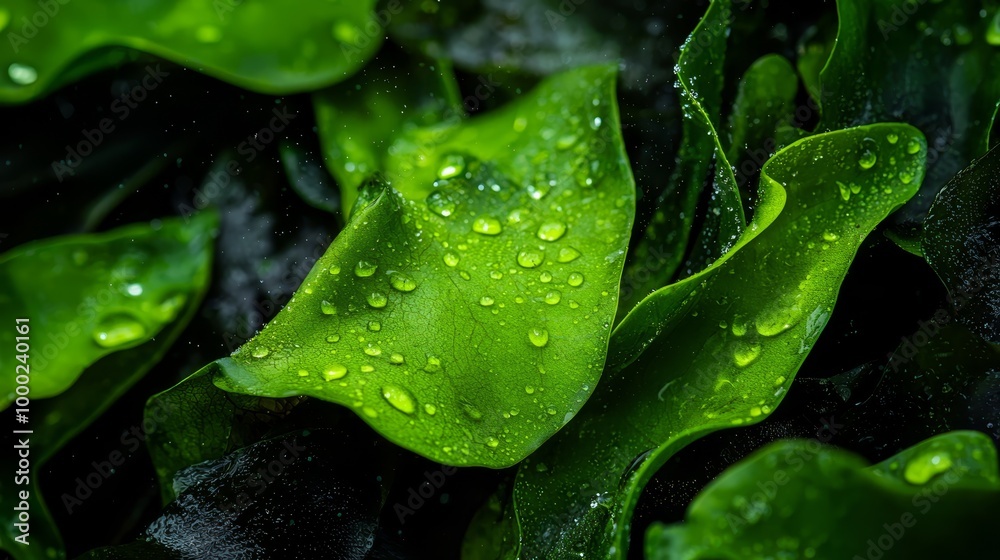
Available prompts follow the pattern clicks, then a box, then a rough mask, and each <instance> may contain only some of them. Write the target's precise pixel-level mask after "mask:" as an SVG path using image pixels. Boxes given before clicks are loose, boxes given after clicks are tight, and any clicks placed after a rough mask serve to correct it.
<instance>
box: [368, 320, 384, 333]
mask: <svg viewBox="0 0 1000 560" xmlns="http://www.w3.org/2000/svg"><path fill="white" fill-rule="evenodd" d="M368 330H370V331H372V332H378V331H380V330H382V323H379V322H378V321H368Z"/></svg>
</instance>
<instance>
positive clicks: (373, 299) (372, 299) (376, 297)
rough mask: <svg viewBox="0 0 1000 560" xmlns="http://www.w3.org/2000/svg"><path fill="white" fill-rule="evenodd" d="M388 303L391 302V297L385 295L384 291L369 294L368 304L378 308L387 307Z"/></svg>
mask: <svg viewBox="0 0 1000 560" xmlns="http://www.w3.org/2000/svg"><path fill="white" fill-rule="evenodd" d="M387 303H389V298H387V297H385V294H383V293H382V292H372V293H370V294H368V305H370V306H372V307H374V308H376V309H381V308H383V307H385V305H386V304H387Z"/></svg>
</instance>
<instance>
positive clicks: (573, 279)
mask: <svg viewBox="0 0 1000 560" xmlns="http://www.w3.org/2000/svg"><path fill="white" fill-rule="evenodd" d="M566 283H567V284H569V285H570V286H573V287H574V288H576V287H579V286H580V285H581V284H583V274H580V273H579V272H571V273H570V274H569V276H567V277H566Z"/></svg>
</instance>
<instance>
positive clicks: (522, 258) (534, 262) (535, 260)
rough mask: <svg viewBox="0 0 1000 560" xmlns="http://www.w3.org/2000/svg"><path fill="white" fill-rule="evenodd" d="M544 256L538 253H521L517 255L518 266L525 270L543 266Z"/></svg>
mask: <svg viewBox="0 0 1000 560" xmlns="http://www.w3.org/2000/svg"><path fill="white" fill-rule="evenodd" d="M543 258H544V257H543V256H542V254H541V253H539V252H537V251H521V252H519V253H518V254H517V264H519V265H521V266H523V267H524V268H535V267H536V266H538V265H540V264H542V260H543Z"/></svg>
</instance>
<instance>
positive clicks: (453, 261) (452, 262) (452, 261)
mask: <svg viewBox="0 0 1000 560" xmlns="http://www.w3.org/2000/svg"><path fill="white" fill-rule="evenodd" d="M443 259H444V264H446V265H448V266H453V267H454V266H458V262H459V261H460V260H461V259H459V258H458V255H457V254H455V253H453V252H452V251H445V253H444V257H443Z"/></svg>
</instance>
